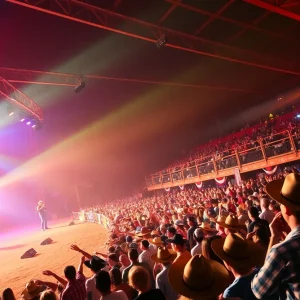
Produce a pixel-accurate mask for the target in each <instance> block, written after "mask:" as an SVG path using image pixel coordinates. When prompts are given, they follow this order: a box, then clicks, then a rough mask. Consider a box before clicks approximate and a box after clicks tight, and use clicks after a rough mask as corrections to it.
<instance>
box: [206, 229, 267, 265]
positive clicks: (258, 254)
mask: <svg viewBox="0 0 300 300" xmlns="http://www.w3.org/2000/svg"><path fill="white" fill-rule="evenodd" d="M211 248H212V249H213V251H214V252H215V254H216V255H217V256H218V257H219V258H220V259H222V260H224V261H225V262H227V263H228V264H229V265H230V266H232V267H233V268H243V267H245V268H251V267H261V266H262V265H263V264H264V260H265V256H266V250H264V249H263V248H262V247H261V246H260V245H259V244H255V243H254V242H252V241H249V240H245V239H243V238H242V237H241V236H240V235H239V234H237V233H229V234H228V235H227V237H226V238H225V239H216V240H213V241H212V242H211Z"/></svg>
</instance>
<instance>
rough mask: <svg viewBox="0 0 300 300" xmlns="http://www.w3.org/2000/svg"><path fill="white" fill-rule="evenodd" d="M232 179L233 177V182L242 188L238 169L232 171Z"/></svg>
mask: <svg viewBox="0 0 300 300" xmlns="http://www.w3.org/2000/svg"><path fill="white" fill-rule="evenodd" d="M234 177H235V182H236V184H237V185H238V186H242V184H243V183H242V178H241V173H240V170H239V168H235V169H234Z"/></svg>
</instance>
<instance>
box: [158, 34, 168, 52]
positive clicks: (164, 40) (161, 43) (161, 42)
mask: <svg viewBox="0 0 300 300" xmlns="http://www.w3.org/2000/svg"><path fill="white" fill-rule="evenodd" d="M166 43H167V37H166V36H165V35H162V36H161V37H160V38H159V39H158V40H157V42H156V47H157V48H158V49H160V48H162V47H163V46H164V45H165V44H166Z"/></svg>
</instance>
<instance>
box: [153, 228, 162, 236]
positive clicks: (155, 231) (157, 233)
mask: <svg viewBox="0 0 300 300" xmlns="http://www.w3.org/2000/svg"><path fill="white" fill-rule="evenodd" d="M151 235H160V232H159V231H158V230H157V229H154V230H152V231H151Z"/></svg>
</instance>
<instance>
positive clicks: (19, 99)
mask: <svg viewBox="0 0 300 300" xmlns="http://www.w3.org/2000/svg"><path fill="white" fill-rule="evenodd" d="M0 95H1V96H2V97H4V98H5V99H6V100H7V101H9V102H12V103H15V104H17V105H18V106H20V107H21V108H22V109H24V110H26V111H27V112H28V113H29V114H31V115H33V116H35V117H36V118H37V119H38V120H39V121H40V122H43V121H44V116H43V111H42V109H41V108H40V107H39V106H38V105H37V104H36V103H35V102H34V101H33V100H31V99H30V98H29V97H28V96H26V95H25V94H23V93H22V92H21V91H20V90H18V89H17V88H15V87H14V86H13V85H12V84H11V83H10V82H8V81H7V80H6V79H4V78H3V77H1V76H0Z"/></svg>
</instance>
